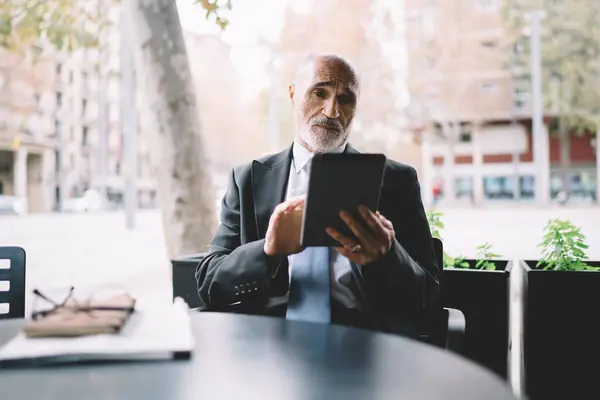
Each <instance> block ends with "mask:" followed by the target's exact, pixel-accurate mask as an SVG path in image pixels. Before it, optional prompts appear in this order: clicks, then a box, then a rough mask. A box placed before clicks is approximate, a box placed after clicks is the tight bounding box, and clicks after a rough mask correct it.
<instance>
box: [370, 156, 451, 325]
mask: <svg viewBox="0 0 600 400" xmlns="http://www.w3.org/2000/svg"><path fill="white" fill-rule="evenodd" d="M403 175H404V177H405V179H403V180H402V181H401V182H398V183H399V184H400V185H398V187H397V189H395V192H396V193H401V196H402V199H400V200H399V201H398V202H397V204H394V207H393V209H394V212H393V213H392V215H390V216H386V217H387V218H388V219H390V220H391V221H392V223H393V224H394V229H395V231H396V240H395V241H394V243H393V245H392V249H391V250H390V251H389V252H388V253H387V254H386V255H385V256H383V257H382V258H380V259H379V260H377V261H375V262H373V263H371V264H368V265H364V266H362V268H361V272H362V277H363V280H364V282H365V288H366V295H367V297H368V299H369V301H370V302H371V303H373V308H374V309H375V310H376V312H378V313H381V314H383V315H382V316H383V317H393V318H394V317H399V318H403V319H406V318H410V319H414V318H419V317H420V316H422V315H423V313H424V312H425V311H426V310H428V309H435V308H437V307H439V296H440V288H439V286H440V285H439V281H440V274H441V271H439V269H438V267H437V263H436V258H435V253H434V249H433V241H432V238H431V230H430V228H429V224H428V222H427V217H426V214H425V209H424V207H423V202H422V200H421V189H420V185H419V182H418V180H417V174H416V171H415V170H414V168H412V167H410V169H409V171H408V173H405V174H403Z"/></svg>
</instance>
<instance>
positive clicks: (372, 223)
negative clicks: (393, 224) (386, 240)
mask: <svg viewBox="0 0 600 400" xmlns="http://www.w3.org/2000/svg"><path fill="white" fill-rule="evenodd" d="M358 211H359V212H360V215H361V216H362V217H363V219H364V220H365V222H366V223H367V225H369V227H370V228H371V229H372V230H373V232H375V233H376V234H379V235H382V234H385V232H384V231H385V227H384V226H383V224H382V223H381V221H380V220H379V218H378V217H377V216H376V215H375V214H374V213H373V211H371V210H369V209H368V208H367V207H365V206H359V207H358Z"/></svg>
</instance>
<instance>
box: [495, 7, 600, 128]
mask: <svg viewBox="0 0 600 400" xmlns="http://www.w3.org/2000/svg"><path fill="white" fill-rule="evenodd" d="M534 10H541V11H543V12H544V18H543V20H542V23H541V25H542V30H541V52H542V82H543V92H544V100H545V108H546V109H548V110H552V111H553V112H555V113H557V114H559V115H560V116H561V117H562V118H564V119H565V122H566V124H567V126H568V127H569V128H571V129H572V130H575V131H578V132H586V131H588V132H595V130H596V129H597V127H598V122H599V121H600V74H598V70H599V68H600V29H598V26H599V24H600V2H598V1H589V0H569V1H555V0H507V1H506V2H505V9H504V17H505V20H506V21H507V24H508V26H509V27H511V28H513V32H514V33H515V35H514V40H513V42H512V43H511V45H512V47H511V51H510V53H509V57H508V58H509V60H508V61H509V65H510V68H511V71H512V74H513V77H514V79H515V80H516V82H518V81H519V80H521V81H522V82H523V83H527V82H528V81H529V79H530V72H529V71H530V68H529V57H530V49H529V47H530V46H529V37H528V33H529V32H528V28H527V25H528V22H527V20H526V15H527V13H528V12H531V11H534Z"/></svg>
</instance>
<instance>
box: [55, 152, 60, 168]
mask: <svg viewBox="0 0 600 400" xmlns="http://www.w3.org/2000/svg"><path fill="white" fill-rule="evenodd" d="M54 171H55V172H60V151H58V150H54Z"/></svg>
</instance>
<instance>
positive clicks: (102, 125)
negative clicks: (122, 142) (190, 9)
mask: <svg viewBox="0 0 600 400" xmlns="http://www.w3.org/2000/svg"><path fill="white" fill-rule="evenodd" d="M104 6H105V4H104V2H103V1H98V15H103V14H104V13H106V12H107V10H106V7H104ZM105 34H106V28H101V29H100V37H102V36H104V35H105ZM101 40H102V39H101ZM108 43H109V41H108V40H105V41H104V43H101V44H100V47H99V60H100V63H99V67H98V145H99V146H98V155H99V157H98V164H99V165H98V167H99V168H98V169H99V172H100V174H99V175H100V182H99V185H98V188H97V189H98V190H99V191H100V194H101V195H102V198H103V199H106V198H107V180H108V109H107V108H108V107H107V99H106V90H107V86H108V84H107V78H106V70H105V68H107V65H108V59H107V57H106V50H105V46H108Z"/></svg>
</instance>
